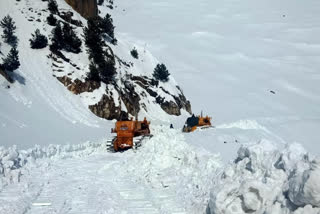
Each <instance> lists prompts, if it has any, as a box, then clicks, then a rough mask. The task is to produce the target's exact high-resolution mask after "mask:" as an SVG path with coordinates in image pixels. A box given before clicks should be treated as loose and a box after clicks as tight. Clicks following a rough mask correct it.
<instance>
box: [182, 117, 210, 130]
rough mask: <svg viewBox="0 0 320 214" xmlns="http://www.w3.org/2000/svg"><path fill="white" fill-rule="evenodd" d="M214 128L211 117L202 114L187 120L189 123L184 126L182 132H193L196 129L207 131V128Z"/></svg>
mask: <svg viewBox="0 0 320 214" xmlns="http://www.w3.org/2000/svg"><path fill="white" fill-rule="evenodd" d="M211 127H213V126H212V125H211V117H209V116H205V117H203V116H202V112H201V115H199V116H195V115H194V114H193V115H192V116H191V117H189V118H187V121H186V123H185V125H184V126H183V129H182V131H183V132H193V131H195V130H196V129H206V128H211Z"/></svg>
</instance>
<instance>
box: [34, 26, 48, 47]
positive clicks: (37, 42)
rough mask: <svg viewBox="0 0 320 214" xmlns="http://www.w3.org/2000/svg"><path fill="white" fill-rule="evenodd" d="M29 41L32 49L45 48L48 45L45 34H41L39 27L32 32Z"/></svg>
mask: <svg viewBox="0 0 320 214" xmlns="http://www.w3.org/2000/svg"><path fill="white" fill-rule="evenodd" d="M29 41H30V46H31V48H33V49H41V48H45V47H47V45H48V39H47V37H46V36H45V35H42V34H41V33H40V30H39V29H37V30H36V31H35V33H34V34H32V38H31V39H30V40H29Z"/></svg>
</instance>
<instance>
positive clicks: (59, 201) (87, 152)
mask: <svg viewBox="0 0 320 214" xmlns="http://www.w3.org/2000/svg"><path fill="white" fill-rule="evenodd" d="M152 132H153V133H154V137H153V138H152V139H151V140H145V141H144V142H143V145H142V147H140V149H138V150H136V151H133V150H129V151H127V152H124V153H108V152H107V151H106V144H105V140H102V141H101V142H97V143H90V142H87V143H85V144H79V145H65V146H62V145H50V146H47V147H39V146H38V147H34V148H32V149H28V150H18V149H16V148H15V147H12V148H8V149H4V148H1V149H0V213H11V214H19V213H30V214H37V213H56V212H60V213H86V214H91V213H92V214H94V213H121V212H126V213H132V214H133V213H141V214H142V213H143V214H148V213H194V214H198V213H207V214H211V213H212V214H213V213H215V214H216V213H219V214H220V213H225V214H236V213H237V214H239V213H241V214H245V213H257V214H258V213H261V214H263V213H264V214H266V213H268V214H291V213H292V214H318V213H319V212H320V200H319V199H320V186H319V182H318V178H319V173H320V163H319V159H317V158H314V157H313V156H312V155H309V154H308V153H307V152H306V151H305V150H304V149H303V148H302V147H301V145H298V144H292V145H286V146H284V147H280V146H279V145H277V144H276V143H272V142H269V141H267V140H262V141H261V142H259V143H257V144H253V145H248V144H244V145H242V146H241V148H240V149H239V150H238V157H237V158H236V159H235V161H234V162H232V163H229V164H227V165H224V163H223V162H222V161H221V159H220V157H219V156H218V155H215V154H213V153H210V152H207V151H203V150H201V149H198V148H196V147H194V146H190V145H189V144H188V143H187V142H186V140H185V138H184V135H183V134H182V133H181V132H179V131H177V130H172V129H169V128H168V127H162V126H154V127H153V129H152ZM17 196H18V197H17ZM39 203H49V204H48V205H47V206H37V204H39Z"/></svg>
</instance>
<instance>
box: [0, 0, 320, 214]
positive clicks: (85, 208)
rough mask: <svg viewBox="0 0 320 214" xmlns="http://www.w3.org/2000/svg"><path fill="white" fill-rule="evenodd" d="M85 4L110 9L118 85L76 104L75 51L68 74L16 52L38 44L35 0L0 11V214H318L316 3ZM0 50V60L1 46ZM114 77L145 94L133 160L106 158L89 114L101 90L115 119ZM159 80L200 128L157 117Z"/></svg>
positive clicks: (27, 52)
mask: <svg viewBox="0 0 320 214" xmlns="http://www.w3.org/2000/svg"><path fill="white" fill-rule="evenodd" d="M68 1H69V2H72V1H73V0H68ZM57 2H58V5H59V9H60V10H61V11H65V12H67V11H72V12H73V19H75V20H80V21H81V22H82V23H83V25H85V23H86V21H85V19H84V18H82V17H81V16H80V15H79V14H78V13H77V12H75V11H73V10H72V8H71V7H70V6H69V5H68V4H66V3H65V2H64V1H63V0H58V1H57ZM99 2H100V3H101V2H102V5H100V6H98V9H99V11H98V12H99V14H100V15H101V16H104V15H105V14H106V13H110V14H111V15H112V18H113V20H114V24H115V26H116V30H115V36H116V38H117V39H118V44H117V45H116V46H114V45H112V44H109V43H107V44H108V45H110V47H112V50H113V52H114V54H115V55H117V56H118V57H119V59H120V60H117V68H118V69H119V73H118V74H117V78H116V80H117V85H118V86H119V87H118V88H116V87H113V86H112V85H105V84H101V85H100V86H99V88H97V89H96V90H94V91H93V92H83V93H80V94H79V93H78V91H79V90H82V89H83V88H88V87H87V86H86V85H83V84H82V83H81V82H82V81H81V80H84V75H85V72H87V71H88V66H89V60H88V56H87V54H86V48H85V46H84V44H83V46H82V52H81V53H80V54H77V55H76V54H70V53H66V52H63V53H64V54H65V56H66V57H67V58H69V59H71V62H72V64H74V63H75V62H76V64H77V66H78V67H79V70H78V69H77V68H76V67H77V66H76V67H74V66H73V65H72V64H70V63H67V62H65V61H63V60H62V61H61V60H60V59H58V61H59V63H58V64H57V63H56V62H54V61H53V60H52V58H47V56H49V55H50V51H49V49H48V48H46V49H43V50H32V49H30V45H29V42H28V40H29V38H30V37H31V33H33V32H34V30H35V29H36V28H39V29H40V30H41V33H43V34H45V35H47V36H49V37H50V35H51V29H52V27H49V26H47V24H46V21H45V19H46V17H47V16H48V12H47V11H43V10H45V9H46V5H47V2H42V1H32V0H21V1H9V0H2V1H0V6H1V7H0V15H1V17H3V16H5V15H6V14H10V15H11V16H12V17H13V18H14V21H15V22H16V24H17V35H18V37H19V46H18V48H19V51H20V60H21V67H20V68H19V69H18V70H17V71H15V73H16V75H17V76H16V80H17V81H16V83H15V84H11V85H10V89H8V88H6V86H7V85H8V83H7V81H5V80H4V79H3V78H2V77H1V75H0V81H1V83H0V84H1V87H0V100H1V104H2V102H3V103H4V104H2V105H1V106H0V127H1V129H0V214H2V213H14V214H15V213H17V214H18V213H31V214H32V213H36V214H37V213H90V214H91V213H161V214H162V213H195V214H198V213H206V214H240V213H241V214H246V213H256V214H319V213H320V186H319V182H318V180H319V176H320V162H319V157H318V156H319V154H320V146H319V145H320V144H319V143H318V142H319V141H320V134H319V132H318V130H319V128H320V110H319V108H318V106H319V105H320V96H319V92H320V87H319V85H318V80H319V72H318V70H319V67H320V64H319V60H318V58H319V56H320V49H319V44H320V39H319V37H318V36H317V35H318V34H319V29H320V16H319V14H318V11H319V9H320V3H319V2H318V1H317V0H310V1H308V2H301V1H299V0H282V1H276V0H261V1H254V0H241V1H240V0H225V1H223V2H222V1H215V0H200V1H190V2H186V1H182V0H175V1H170V0H161V1H159V0H136V1H129V0H121V1H120V0H119V1H118V0H114V1H112V0H104V1H99ZM74 7H75V6H74ZM30 8H31V9H30ZM75 8H76V7H75ZM111 8H113V9H111ZM38 13H41V15H38ZM38 16H39V17H40V22H39V21H37V17H38ZM1 17H0V18H1ZM32 17H33V18H32ZM32 20H33V21H32ZM76 30H77V33H78V35H80V34H82V29H81V28H76ZM133 47H135V48H136V49H137V50H138V52H139V60H137V59H134V58H132V56H131V55H130V50H132V48H133ZM148 50H150V52H149V51H148ZM1 51H2V52H3V53H4V55H5V54H6V53H7V52H8V51H9V47H8V46H7V45H6V44H4V43H3V42H2V46H1ZM151 53H152V55H151ZM157 59H159V61H158V60H157ZM158 62H164V63H165V64H166V65H167V67H168V68H169V70H170V73H171V76H170V80H169V83H168V84H166V85H161V86H162V88H164V89H165V90H163V89H162V88H161V87H155V86H154V85H152V84H151V81H152V80H151V72H152V70H153V68H154V67H155V65H156V64H157V63H158ZM131 63H133V66H132V64H131ZM53 64H54V65H53ZM128 65H129V66H128ZM126 73H129V74H132V76H130V75H129V76H127V75H126ZM126 76H127V79H128V81H129V85H131V84H133V85H134V88H135V92H136V93H137V94H143V92H145V93H146V94H147V97H144V96H141V97H140V99H139V104H140V105H139V106H140V107H141V108H140V113H139V117H142V116H144V115H146V116H147V117H148V118H150V119H151V120H152V123H151V132H152V134H153V138H151V139H150V140H145V141H144V142H143V143H142V146H141V147H140V148H139V149H138V150H135V151H133V150H129V151H126V152H123V153H108V152H107V151H106V145H105V143H106V140H107V139H108V138H109V137H110V135H109V134H108V132H109V130H110V128H111V127H112V126H113V121H107V120H104V119H101V118H99V117H97V116H96V115H94V113H92V112H95V114H97V115H99V112H100V113H101V112H103V111H99V112H98V111H96V109H97V108H100V107H103V106H104V103H103V102H100V101H101V100H104V99H102V97H103V93H105V91H108V93H106V94H105V96H108V97H109V98H110V97H112V100H113V101H114V103H115V106H118V107H120V108H119V109H115V110H117V111H119V110H123V109H126V110H128V109H127V106H126V104H125V103H124V102H123V103H121V102H118V103H117V101H118V100H119V98H120V96H121V95H120V96H119V92H121V89H122V90H125V88H126V85H127V83H126V81H123V78H126ZM136 77H143V78H142V79H141V78H136ZM173 77H174V78H175V79H176V80H177V82H178V83H179V86H180V87H181V88H182V89H184V93H185V95H186V97H188V99H190V101H191V103H192V110H193V111H194V112H195V113H200V111H201V110H203V111H204V113H205V114H208V115H209V116H212V117H213V125H215V128H214V129H207V130H198V131H196V132H194V133H189V134H185V133H181V127H182V125H183V123H184V121H185V119H186V116H187V115H188V114H187V113H186V111H185V110H181V109H180V108H179V110H180V113H181V114H182V116H172V115H169V114H167V113H166V112H165V109H166V108H165V106H161V103H160V105H159V103H157V100H156V99H155V97H153V96H149V95H148V94H150V93H148V92H146V89H145V88H144V87H145V86H146V85H148V87H150V89H151V90H152V91H154V92H156V93H157V95H160V96H162V97H165V100H167V101H168V102H169V103H170V101H172V102H175V103H176V104H178V102H177V101H176V99H175V97H179V95H178V94H179V93H180V89H179V88H180V87H179V88H177V87H176V85H177V83H176V82H175V80H174V79H173ZM77 79H79V80H80V82H79V80H77ZM61 83H62V84H61ZM160 84H162V83H160ZM79 85H80V86H79ZM79 88H80V89H79ZM106 89H108V90H106ZM86 90H87V89H86ZM166 91H167V92H169V93H166ZM149 92H150V91H149ZM111 93H112V94H111ZM151 94H153V92H151ZM167 95H169V96H167ZM109 98H108V99H109ZM120 100H122V98H120ZM123 100H125V99H123ZM161 100H162V99H161ZM182 100H183V99H182ZM153 101H155V103H154V102H153ZM99 103H100V104H99ZM162 104H163V103H162ZM144 105H145V106H146V108H147V111H145V109H144V107H143V106H144ZM90 106H91V107H90ZM178 107H179V105H178ZM185 108H186V105H185ZM134 109H135V108H133V110H134ZM172 109H177V108H171V110H172ZM182 109H183V108H182ZM186 109H188V107H187V108H186ZM114 112H115V111H112V112H111V113H114ZM171 113H172V112H171ZM177 113H178V111H177ZM102 114H104V113H102ZM106 114H108V113H106ZM131 114H132V113H131ZM133 114H134V113H133ZM133 114H132V115H133ZM99 116H100V117H108V116H106V115H99ZM170 123H172V124H173V126H174V128H175V129H169V124H170ZM4 139H5V141H4ZM86 141H88V142H86ZM50 143H53V145H49V144H50ZM67 143H69V144H67ZM13 144H17V145H18V147H16V146H13ZM34 144H41V146H34ZM63 144H67V145H63ZM1 146H4V147H1ZM21 148H24V149H21ZM61 190H63V191H61ZM37 203H47V206H38V205H39V204H37Z"/></svg>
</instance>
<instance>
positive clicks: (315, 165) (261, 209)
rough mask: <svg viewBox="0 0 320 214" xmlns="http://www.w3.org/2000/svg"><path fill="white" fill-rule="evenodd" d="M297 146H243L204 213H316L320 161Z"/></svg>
mask: <svg viewBox="0 0 320 214" xmlns="http://www.w3.org/2000/svg"><path fill="white" fill-rule="evenodd" d="M311 159H312V158H311V157H310V155H309V154H308V153H307V152H306V151H305V150H304V149H303V148H302V147H301V146H300V145H299V144H290V145H286V146H285V148H283V149H282V151H281V150H280V149H279V148H278V147H277V146H276V145H275V144H273V143H271V142H269V141H266V140H262V141H261V142H260V143H258V144H254V145H243V146H242V147H241V148H240V149H239V151H238V157H237V159H236V160H235V161H234V163H232V164H230V165H229V166H227V167H226V168H225V169H224V171H223V173H222V174H221V176H220V178H219V179H217V180H216V181H217V182H216V183H214V185H213V188H212V191H211V194H210V201H209V206H208V208H207V213H212V214H213V213H226V214H233V213H237V214H240V213H261V214H262V213H263V214H289V213H295V214H298V213H299V214H301V213H308V214H309V213H319V212H320V208H319V207H320V184H319V182H318V179H319V176H320V160H319V159H314V160H311Z"/></svg>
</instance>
